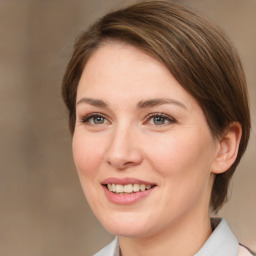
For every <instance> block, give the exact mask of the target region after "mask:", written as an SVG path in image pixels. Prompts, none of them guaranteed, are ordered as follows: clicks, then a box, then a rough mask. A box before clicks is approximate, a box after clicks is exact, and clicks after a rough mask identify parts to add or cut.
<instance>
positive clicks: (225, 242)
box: [93, 218, 252, 256]
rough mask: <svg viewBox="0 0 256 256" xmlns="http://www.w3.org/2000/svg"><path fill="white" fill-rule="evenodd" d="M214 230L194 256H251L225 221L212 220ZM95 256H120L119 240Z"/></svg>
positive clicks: (115, 240) (116, 239)
mask: <svg viewBox="0 0 256 256" xmlns="http://www.w3.org/2000/svg"><path fill="white" fill-rule="evenodd" d="M211 222H212V226H213V228H214V230H213V232H212V234H211V236H210V237H209V238H208V239H207V241H206V242H205V244H204V245H203V247H202V248H201V249H200V250H199V251H198V252H197V253H196V254H195V255H194V256H251V255H252V254H251V253H250V252H249V251H248V250H247V249H245V248H244V247H242V246H240V245H239V243H238V241H237V239H236V237H235V236H234V234H233V233H232V231H231V229H230V228H229V226H228V224H227V222H226V221H225V220H224V219H219V218H216V219H211ZM93 256H120V249H119V244H118V238H117V237H116V238H115V239H114V240H113V241H112V242H111V243H110V244H108V245H107V246H106V247H104V248H103V249H102V250H100V251H99V252H98V253H96V254H94V255H93Z"/></svg>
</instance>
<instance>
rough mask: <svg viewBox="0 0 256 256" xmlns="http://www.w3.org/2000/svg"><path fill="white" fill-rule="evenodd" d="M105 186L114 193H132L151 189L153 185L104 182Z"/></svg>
mask: <svg viewBox="0 0 256 256" xmlns="http://www.w3.org/2000/svg"><path fill="white" fill-rule="evenodd" d="M105 186H106V188H107V189H108V190H109V191H111V192H113V193H115V194H132V193H137V192H143V191H145V190H149V189H152V188H153V187H155V185H146V184H126V185H121V184H105Z"/></svg>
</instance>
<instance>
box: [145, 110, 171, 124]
mask: <svg viewBox="0 0 256 256" xmlns="http://www.w3.org/2000/svg"><path fill="white" fill-rule="evenodd" d="M155 117H160V118H163V119H164V121H168V124H173V123H176V120H175V119H174V118H171V117H170V116H168V115H166V114H164V113H152V114H149V115H148V116H147V118H146V120H147V121H148V120H151V119H153V118H155ZM153 125H155V126H161V125H166V124H161V125H157V124H153Z"/></svg>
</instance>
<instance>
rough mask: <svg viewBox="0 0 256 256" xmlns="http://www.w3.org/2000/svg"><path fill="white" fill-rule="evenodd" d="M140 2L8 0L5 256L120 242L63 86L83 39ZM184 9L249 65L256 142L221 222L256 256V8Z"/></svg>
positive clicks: (1, 121)
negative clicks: (100, 216)
mask: <svg viewBox="0 0 256 256" xmlns="http://www.w3.org/2000/svg"><path fill="white" fill-rule="evenodd" d="M134 2H136V1H132V0H125V1H124V0H93V1H86V0H73V1H69V0H51V1H47V0H46V1H43V0H22V1H20V0H0V111H1V114H0V141H1V144H0V166H1V168H0V255H3V256H16V255H19V256H30V255H33V256H51V255H62V256H68V255H76V256H80V255H81V256H82V255H83V256H90V255H92V254H93V253H95V252H96V251H97V250H99V249H100V248H101V247H103V246H104V245H105V244H106V243H108V242H109V241H110V240H111V239H112V236H111V235H109V234H108V233H107V232H106V231H104V229H103V228H102V227H101V226H100V224H99V223H98V222H97V220H96V219H95V217H94V216H93V214H92V212H91V211H90V209H89V207H88V205H87V202H86V200H85V198H84V195H83V192H82V189H81V188H80V184H79V180H78V176H77V173H76V170H75V167H74V164H73V160H72V152H71V137H70V135H69V132H68V126H67V116H66V113H67V112H66V109H65V107H64V104H63V102H62V99H61V96H60V86H61V80H62V76H63V73H64V70H65V67H66V64H67V61H68V59H69V57H70V55H71V52H72V45H73V42H74V39H75V37H76V36H77V35H78V34H79V33H80V32H81V31H82V30H84V29H85V28H86V27H87V26H88V24H90V23H92V22H93V21H95V20H96V19H97V18H98V17H100V16H101V15H103V14H105V13H106V12H108V11H109V10H112V9H116V8H119V7H123V6H126V5H128V4H131V3H134ZM176 2H180V3H184V4H185V5H187V6H190V7H192V8H193V9H195V10H197V11H199V12H200V13H202V14H204V15H206V16H208V17H209V18H210V19H212V20H213V21H215V22H216V23H217V24H218V25H219V26H221V27H222V28H223V29H224V30H225V31H226V32H227V34H228V35H229V36H230V38H231V39H232V41H233V42H234V44H235V46H236V47H237V48H238V51H239V53H240V56H241V59H242V62H243V64H244V68H245V72H246V75H247V79H248V86H249V94H250V99H251V110H252V122H253V127H252V134H251V139H250V144H249V147H248V151H247V153H246V154H245V156H244V158H243V160H242V162H241V164H240V166H239V168H238V170H237V172H236V174H235V176H234V179H233V182H232V184H231V189H230V195H231V194H232V197H231V199H230V200H229V203H228V204H227V205H226V206H225V207H224V208H223V210H222V211H221V212H220V214H219V215H221V216H224V217H225V218H226V219H227V220H228V222H229V224H230V226H231V228H232V230H233V231H234V233H235V234H236V236H237V237H238V239H239V241H240V242H241V243H244V244H246V245H247V246H249V247H251V249H254V250H256V218H255V216H256V157H255V156H256V135H255V133H256V106H255V104H256V50H255V49H256V29H255V27H256V15H255V13H256V1H255V0H244V1H239V0H225V1H222V0H187V1H176Z"/></svg>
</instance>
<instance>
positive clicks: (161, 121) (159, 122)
mask: <svg viewBox="0 0 256 256" xmlns="http://www.w3.org/2000/svg"><path fill="white" fill-rule="evenodd" d="M167 122H168V120H166V118H164V117H161V116H156V117H153V123H154V124H155V125H163V124H165V123H167Z"/></svg>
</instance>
